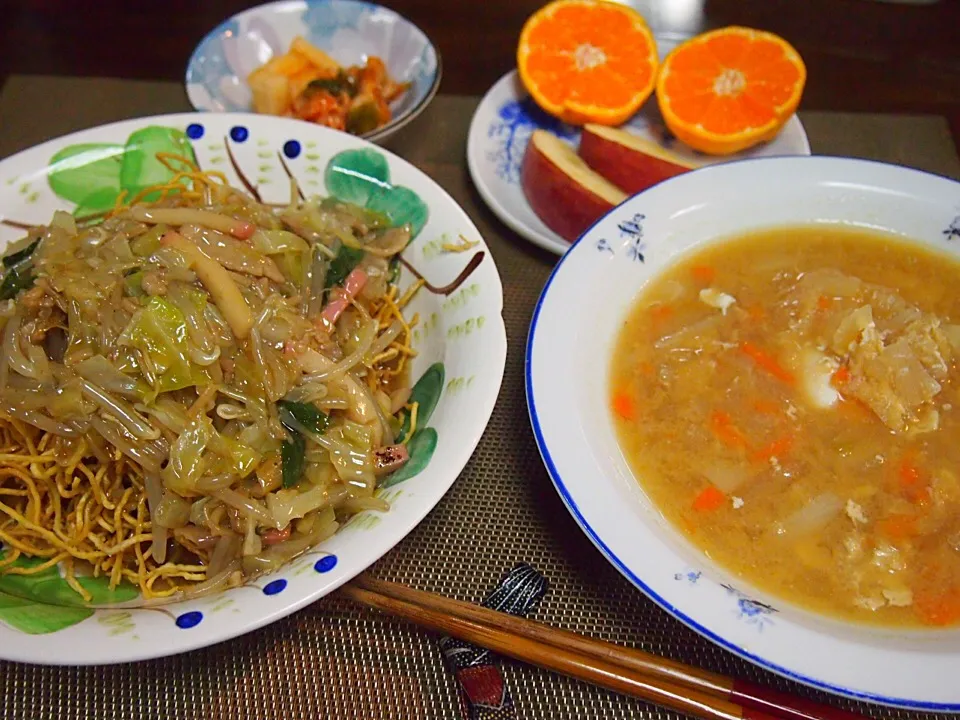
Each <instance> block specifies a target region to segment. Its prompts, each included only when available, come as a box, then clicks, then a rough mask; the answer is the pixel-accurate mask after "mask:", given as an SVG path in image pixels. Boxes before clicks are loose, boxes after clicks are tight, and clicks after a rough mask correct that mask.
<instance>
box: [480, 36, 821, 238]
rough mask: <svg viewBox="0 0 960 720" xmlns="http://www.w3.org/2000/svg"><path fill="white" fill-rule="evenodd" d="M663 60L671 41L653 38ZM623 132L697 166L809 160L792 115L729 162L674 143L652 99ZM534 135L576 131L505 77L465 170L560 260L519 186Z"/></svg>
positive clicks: (489, 97) (488, 199)
mask: <svg viewBox="0 0 960 720" xmlns="http://www.w3.org/2000/svg"><path fill="white" fill-rule="evenodd" d="M657 42H658V49H659V51H660V54H661V56H663V55H665V54H666V53H668V52H669V51H670V50H671V49H672V48H673V46H674V44H675V41H674V40H670V39H666V38H661V37H658V38H657ZM624 129H626V130H629V131H630V132H632V133H635V134H637V135H641V136H643V137H645V138H647V139H649V140H652V141H654V142H656V143H657V144H659V145H661V146H662V147H664V148H668V149H669V150H670V151H671V152H673V153H676V154H677V155H679V156H680V157H684V158H686V159H688V160H695V161H697V162H700V163H719V162H729V161H731V160H742V159H745V158H753V157H772V156H777V155H809V154H810V143H809V142H808V141H807V134H806V132H804V129H803V125H802V124H801V122H800V119H799V118H798V117H797V116H796V115H794V116H793V117H792V118H790V120H789V121H787V124H786V125H785V126H784V128H783V130H781V131H780V134H779V135H777V137H776V138H774V139H773V140H772V141H770V142H768V143H764V144H762V145H758V146H757V147H754V148H751V149H750V150H746V151H744V152H742V153H738V154H737V155H732V156H730V157H728V158H708V157H707V156H705V155H701V154H699V153H695V152H694V151H693V150H690V149H689V148H687V147H685V146H683V145H682V144H681V143H680V142H678V141H677V140H675V139H673V138H672V137H671V136H670V134H669V132H667V130H666V128H665V127H664V125H663V120H662V119H661V118H660V113H659V111H658V110H657V103H656V101H655V100H654V99H653V98H651V99H650V100H648V101H647V102H646V104H645V105H644V106H643V107H642V108H641V109H640V112H639V113H637V114H636V115H634V116H633V117H632V118H631V119H630V120H628V121H627V123H626V124H625V125H624ZM534 130H547V131H549V132H552V133H554V134H555V135H558V136H559V137H560V138H562V139H563V140H565V141H566V142H568V143H569V144H571V145H574V146H576V145H577V144H578V143H579V140H580V130H579V129H578V128H576V127H573V126H571V125H566V124H564V123H562V122H560V121H558V120H557V119H555V118H553V117H550V116H549V115H547V114H546V113H545V112H543V110H541V109H540V108H539V107H537V105H536V103H535V102H533V100H532V99H531V98H530V96H529V95H528V94H527V92H526V90H524V89H523V85H522V84H521V83H520V77H519V76H518V75H517V71H516V70H513V71H511V72H509V73H507V74H506V75H504V76H503V77H502V78H500V80H498V81H497V83H496V84H495V85H494V86H493V87H492V88H490V90H489V91H487V94H486V95H485V96H484V98H483V100H481V101H480V105H479V106H478V107H477V111H476V113H475V114H474V116H473V120H472V121H471V123H470V134H469V136H468V139H467V165H468V166H469V168H470V177H471V178H473V182H474V184H475V185H476V186H477V190H478V192H479V193H480V196H481V197H482V198H483V201H484V202H485V203H486V204H487V205H488V206H489V207H490V209H491V210H492V211H493V213H494V214H495V215H496V216H497V217H498V218H500V219H501V220H502V221H503V223H504V224H505V225H507V226H508V227H509V228H510V229H511V230H514V231H515V232H516V233H518V234H519V235H521V236H522V237H525V238H526V239H527V240H529V241H530V242H532V243H533V244H534V245H539V246H540V247H542V248H544V249H546V250H549V251H551V252H553V253H556V254H557V255H563V254H564V253H565V252H566V251H567V250H569V249H570V243H569V242H567V241H566V240H564V239H563V238H562V237H560V236H559V235H558V234H557V233H555V232H554V231H553V230H551V229H550V228H548V227H547V226H546V225H545V224H544V222H543V220H541V219H540V218H539V217H538V216H537V214H536V213H535V212H534V211H533V208H531V207H530V203H528V202H527V199H526V197H525V196H524V194H523V190H522V188H521V186H520V166H521V163H522V162H523V155H524V153H525V152H526V149H527V142H528V141H529V140H530V135H531V134H532V133H533V131H534Z"/></svg>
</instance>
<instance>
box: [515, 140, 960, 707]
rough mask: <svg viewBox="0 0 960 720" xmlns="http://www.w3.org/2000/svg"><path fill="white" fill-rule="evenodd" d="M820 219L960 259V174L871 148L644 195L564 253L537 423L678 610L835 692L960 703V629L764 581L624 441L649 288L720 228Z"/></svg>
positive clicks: (537, 371) (536, 343) (542, 311)
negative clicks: (618, 421)
mask: <svg viewBox="0 0 960 720" xmlns="http://www.w3.org/2000/svg"><path fill="white" fill-rule="evenodd" d="M813 222H817V223H827V222H830V223H841V224H845V225H854V226H862V227H865V228H873V229H876V230H883V231H886V232H889V233H893V234H896V235H900V236H903V237H904V238H905V240H908V241H910V242H913V243H917V244H918V245H920V246H926V247H930V248H933V249H937V250H939V251H941V252H947V253H950V254H952V255H953V256H955V257H956V258H957V259H958V260H960V183H957V182H955V181H952V180H948V179H946V178H942V177H938V176H935V175H929V174H926V173H923V172H920V171H917V170H910V169H907V168H903V167H898V166H894V165H884V164H881V163H875V162H869V161H865V160H850V159H842V158H824V157H806V158H766V159H760V160H751V161H743V162H734V163H728V164H724V165H718V166H716V167H712V168H706V169H703V170H698V171H697V172H693V173H687V174H685V175H680V176H677V177H674V178H671V179H669V180H667V181H665V182H663V183H661V184H659V185H657V186H655V187H654V188H652V189H650V190H647V191H645V192H642V193H640V194H638V195H635V196H634V197H632V198H630V199H628V200H627V201H625V202H624V203H623V204H622V205H620V206H619V207H617V208H615V209H614V210H613V211H611V212H610V213H609V214H607V215H606V216H605V217H604V218H602V219H601V220H600V221H598V222H597V223H596V224H595V225H594V226H593V227H592V228H591V229H589V230H588V231H587V232H586V233H584V234H583V236H581V238H580V239H579V240H578V241H577V242H576V243H575V244H574V245H573V247H572V248H571V249H570V251H569V252H568V253H567V254H566V255H565V256H564V257H563V258H562V259H561V260H560V262H559V264H558V265H557V267H556V269H555V270H554V272H553V275H552V276H551V277H550V279H549V281H548V282H547V285H546V287H545V289H544V291H543V294H542V295H541V298H540V301H539V303H538V305H537V308H536V310H535V312H534V317H533V322H532V326H531V330H530V336H529V342H528V345H527V361H526V383H527V402H528V405H529V409H530V417H531V421H532V424H533V429H534V434H535V436H536V439H537V443H538V445H539V448H540V452H541V454H542V456H543V459H544V462H545V464H546V466H547V469H548V471H549V473H550V476H551V478H552V479H553V482H554V484H555V486H556V488H557V491H558V492H559V493H560V496H561V497H562V499H563V501H564V503H565V504H566V506H567V509H568V510H569V511H570V512H571V514H572V515H573V516H574V518H575V519H576V521H577V522H578V523H579V524H580V527H581V528H582V529H583V531H584V532H585V533H586V534H587V536H588V537H589V538H590V539H591V540H592V541H593V543H594V544H595V545H596V546H597V548H598V549H599V550H600V551H601V552H602V553H603V555H604V556H605V557H606V558H607V560H609V561H610V562H611V563H612V564H613V565H614V566H615V567H616V568H617V569H618V570H619V571H620V572H621V573H623V575H624V576H625V577H626V578H627V579H628V580H630V582H632V583H633V584H634V585H636V586H637V587H638V588H639V589H640V590H642V591H643V592H645V593H646V594H647V595H649V596H650V598H652V599H653V600H654V601H655V602H657V603H658V604H659V605H660V606H661V607H663V609H664V610H666V611H667V612H669V613H671V614H672V615H673V616H674V617H676V618H678V619H680V620H681V621H683V622H684V623H686V624H687V625H689V626H690V627H691V628H693V629H694V630H696V631H698V632H700V633H701V634H703V635H704V636H706V637H707V638H709V639H710V640H712V641H714V642H716V643H717V644H718V645H720V646H722V647H724V648H726V649H728V650H730V651H732V652H734V653H737V654H738V655H741V656H742V657H745V658H747V659H749V660H751V661H753V662H755V663H757V664H758V665H761V666H762V667H764V668H767V669H769V670H772V671H774V672H777V673H780V674H782V675H784V676H786V677H789V678H791V679H794V680H798V681H800V682H804V683H807V684H809V685H811V686H814V687H816V688H819V689H822V690H827V691H830V692H835V693H839V694H842V695H846V696H848V697H851V698H856V699H861V700H869V701H872V702H877V703H885V704H889V705H896V706H900V707H907V708H911V709H914V710H930V711H940V712H942V711H948V712H960V684H958V683H957V681H956V677H957V674H958V673H960V628H950V629H937V630H905V629H878V628H870V627H867V626H860V625H854V624H851V623H841V622H839V621H836V620H831V619H827V618H824V617H821V616H816V615H813V614H812V613H809V612H806V611H803V610H800V609H798V608H796V607H794V606H792V605H791V604H789V603H786V602H784V601H783V600H782V599H780V598H775V597H770V596H768V595H766V594H764V593H761V592H759V591H757V590H756V589H755V588H752V587H751V586H749V585H747V584H745V582H744V581H743V580H742V579H740V578H738V577H735V576H733V575H732V574H730V573H728V572H727V571H725V570H723V569H721V568H719V567H718V566H716V565H714V564H713V563H712V562H710V561H709V560H708V558H707V557H706V556H705V555H704V554H703V553H702V552H701V551H699V550H698V549H696V548H694V547H693V546H692V545H691V544H690V543H689V541H687V540H686V539H685V538H683V537H682V536H681V535H680V534H679V533H678V532H677V531H676V530H674V529H673V527H672V526H671V525H669V524H668V523H667V521H666V520H665V519H664V518H663V516H662V515H661V514H660V513H659V512H658V510H657V509H656V508H655V507H654V506H653V505H652V503H651V502H650V500H649V499H648V497H647V496H646V494H645V493H644V492H643V490H642V489H641V487H640V485H639V483H638V482H637V481H636V479H635V477H634V475H633V473H632V471H631V470H630V468H629V466H628V464H627V461H626V459H625V458H624V456H623V453H622V452H621V450H620V448H619V446H618V443H617V439H616V436H615V432H614V428H613V422H612V419H611V417H610V413H609V411H608V408H607V398H609V391H608V388H609V385H610V379H609V364H610V353H611V352H612V349H613V346H614V342H615V338H616V336H617V333H618V331H619V329H620V328H621V327H622V324H623V321H624V319H625V316H626V315H627V313H628V312H629V310H630V309H631V308H632V307H633V303H634V300H635V298H636V296H637V294H638V292H640V291H641V288H642V287H643V286H644V284H646V283H648V282H650V281H651V279H652V278H654V277H655V276H656V275H657V274H658V273H660V272H661V271H662V270H663V269H664V268H666V267H668V266H670V265H671V264H672V263H674V262H676V261H677V260H678V259H679V258H680V257H682V256H684V255H685V254H687V253H688V252H690V251H691V250H693V249H694V248H700V247H703V246H704V245H706V244H709V243H711V242H714V241H715V240H716V239H717V238H723V237H730V236H735V235H739V234H741V233H747V232H750V231H754V230H760V229H765V228H771V227H778V226H784V225H797V224H804V223H813ZM572 378H576V379H577V382H571V379H572ZM572 419H573V420H574V421H571V420H572Z"/></svg>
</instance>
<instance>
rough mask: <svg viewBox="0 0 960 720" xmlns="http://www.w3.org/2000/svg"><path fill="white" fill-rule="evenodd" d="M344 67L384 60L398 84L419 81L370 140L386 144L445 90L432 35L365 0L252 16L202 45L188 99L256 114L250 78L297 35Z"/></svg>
mask: <svg viewBox="0 0 960 720" xmlns="http://www.w3.org/2000/svg"><path fill="white" fill-rule="evenodd" d="M298 35H299V36H302V37H304V38H305V39H306V40H307V41H309V42H310V43H311V44H313V45H315V46H317V47H319V48H320V49H321V50H323V51H325V52H326V53H327V54H328V55H330V56H331V57H332V58H333V59H334V60H336V61H337V62H338V63H340V64H341V65H343V66H344V67H346V66H350V65H362V64H363V63H364V62H365V61H366V58H367V57H368V56H371V55H376V56H377V57H379V58H381V59H382V60H383V61H384V63H385V64H386V66H387V70H388V72H389V73H390V76H391V77H392V78H393V79H394V80H396V81H398V82H409V83H411V86H410V89H409V90H407V92H405V93H404V94H403V95H402V96H401V97H400V98H398V99H397V100H396V101H394V103H392V104H391V106H390V109H391V111H392V114H393V117H392V118H391V120H390V122H388V123H387V124H386V125H383V126H382V127H379V128H377V129H376V130H372V131H370V132H368V133H365V134H363V135H362V136H361V137H363V138H364V139H366V140H370V141H373V142H382V141H383V140H385V139H386V138H387V137H389V136H390V135H392V134H393V133H395V132H396V131H397V130H399V129H400V128H402V127H403V126H404V125H406V124H407V123H409V122H410V121H411V120H413V119H414V118H415V117H417V116H418V115H419V114H420V113H422V112H423V111H424V110H425V109H426V107H427V105H428V104H429V103H430V101H431V100H432V99H433V97H434V95H436V94H437V90H438V89H439V87H440V76H441V63H440V54H439V52H438V51H437V49H436V47H435V46H434V45H433V43H432V42H430V39H429V38H428V37H427V35H426V34H425V33H424V32H423V31H422V30H421V29H420V28H418V27H417V26H416V25H414V24H413V23H412V22H410V21H409V20H407V19H406V18H404V17H403V16H402V15H400V14H398V13H396V12H394V11H393V10H390V9H388V8H385V7H382V6H380V5H375V4H373V3H368V2H362V1H361V0H280V1H279V2H272V3H267V4H265V5H258V6H256V7H253V8H250V9H248V10H244V11H243V12H241V13H238V14H237V15H234V16H233V17H231V18H230V19H229V20H226V21H224V22H223V23H221V24H220V25H219V26H217V27H216V28H215V29H213V30H212V31H211V32H210V33H208V34H207V36H206V37H205V38H204V39H203V40H201V41H200V44H199V45H198V46H197V47H196V49H195V50H194V51H193V55H192V56H191V57H190V62H189V63H188V65H187V77H186V85H187V96H188V97H189V98H190V102H191V104H192V105H193V107H194V108H196V109H197V110H200V111H212V112H251V111H252V108H253V105H252V102H253V99H252V98H253V96H252V93H251V92H250V87H249V86H248V85H247V76H248V75H249V74H250V73H251V72H253V71H254V70H256V69H257V68H258V67H261V66H262V65H263V64H264V63H266V62H267V61H268V60H270V58H272V57H274V56H277V55H283V54H284V53H286V52H287V50H288V49H289V48H290V43H291V42H292V41H293V39H294V38H295V37H297V36H298Z"/></svg>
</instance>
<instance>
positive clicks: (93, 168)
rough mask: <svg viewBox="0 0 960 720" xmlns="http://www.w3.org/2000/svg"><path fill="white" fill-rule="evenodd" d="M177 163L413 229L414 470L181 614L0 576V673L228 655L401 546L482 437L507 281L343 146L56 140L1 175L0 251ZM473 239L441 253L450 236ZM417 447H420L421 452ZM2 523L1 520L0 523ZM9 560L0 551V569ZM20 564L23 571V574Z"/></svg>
mask: <svg viewBox="0 0 960 720" xmlns="http://www.w3.org/2000/svg"><path fill="white" fill-rule="evenodd" d="M159 152H167V153H171V154H177V155H182V156H185V157H188V158H189V159H190V160H191V161H193V162H194V163H195V164H197V165H198V166H199V167H201V168H202V169H203V170H207V171H218V172H221V173H223V174H224V175H225V177H226V178H227V180H228V182H229V183H230V184H231V185H233V186H234V187H237V188H241V189H242V188H246V189H247V190H248V192H250V194H251V195H256V196H258V197H260V198H261V199H262V201H263V202H264V203H270V204H277V203H284V202H288V201H289V198H290V179H291V177H292V178H294V179H296V181H297V183H298V185H299V187H300V188H301V189H302V190H303V192H304V193H305V194H306V195H307V196H314V195H321V196H333V197H336V198H338V199H340V200H341V201H344V202H350V203H354V204H357V205H362V206H365V207H367V208H371V209H376V210H378V211H379V212H382V213H385V214H386V215H387V216H388V217H390V218H391V220H392V221H393V222H394V223H396V224H408V223H409V225H410V226H411V227H412V228H413V233H414V236H413V239H412V240H411V242H410V244H409V245H408V246H407V248H406V249H405V250H404V251H403V253H402V255H403V261H404V263H405V266H404V267H403V269H402V270H401V273H400V276H399V279H398V284H399V287H400V292H401V293H402V292H404V291H405V290H407V289H409V288H410V287H411V285H412V284H413V283H414V282H416V280H417V277H423V278H424V279H425V280H426V281H427V283H428V284H427V285H424V286H423V288H421V289H420V291H419V292H417V294H416V295H415V296H414V298H413V300H412V301H411V303H410V305H409V306H408V311H409V315H408V317H413V315H414V314H418V315H419V317H420V318H421V320H420V322H419V324H417V325H415V326H414V328H413V347H414V349H415V350H416V351H417V355H416V357H415V358H414V359H413V367H412V369H411V378H412V379H414V380H415V381H416V384H415V392H419V393H420V394H421V396H422V397H423V398H424V401H423V402H421V406H420V407H421V408H423V407H430V408H432V409H431V411H430V412H428V413H427V415H426V417H424V414H423V410H421V411H420V416H419V418H418V423H417V426H418V427H417V431H416V432H415V433H414V435H413V436H411V438H410V441H409V444H408V447H409V448H410V461H409V462H408V463H407V464H406V465H405V466H404V467H403V468H401V469H400V470H398V471H397V473H396V474H394V475H390V476H388V477H387V478H385V479H384V480H383V481H381V484H380V486H379V488H378V490H377V493H378V495H379V496H380V497H382V498H383V499H384V500H386V501H387V502H388V503H389V505H390V509H389V511H387V512H383V513H375V512H371V511H366V512H363V513H360V514H358V515H355V516H354V517H352V518H351V519H350V521H349V522H347V523H346V524H345V525H344V526H343V527H342V528H341V529H340V530H339V531H338V532H337V533H336V534H335V535H334V536H333V537H331V538H329V539H328V540H325V541H324V542H322V543H320V544H319V545H318V546H316V547H314V548H312V549H311V550H309V551H308V552H306V553H304V554H303V555H301V556H300V557H298V558H296V559H295V560H293V561H291V562H290V563H289V564H287V565H285V566H284V567H282V568H280V569H278V570H277V571H276V572H273V573H271V574H269V575H266V576H263V577H259V578H256V579H252V580H249V581H248V582H246V583H245V584H244V585H243V586H241V587H237V588H233V589H230V590H225V591H224V592H222V593H217V594H214V595H210V596H208V597H203V598H198V599H195V600H189V601H185V602H178V603H173V604H169V605H163V606H158V607H147V606H145V605H144V603H143V601H142V599H141V598H140V596H139V594H138V592H137V590H136V589H135V588H133V587H132V586H127V585H125V584H123V585H121V586H120V588H117V589H116V590H114V591H110V590H109V588H108V587H107V580H106V578H103V577H100V578H82V579H81V582H82V584H83V585H84V587H86V589H87V590H88V591H89V592H90V593H91V595H93V602H92V603H91V604H87V603H84V602H83V601H82V600H80V598H79V596H78V595H76V594H75V593H73V591H72V590H70V589H69V587H68V586H67V585H66V582H65V581H64V580H63V578H62V577H61V574H60V572H59V571H58V568H56V567H51V568H48V569H47V570H45V571H44V572H43V573H38V574H36V575H29V576H27V575H24V576H19V575H6V574H3V573H0V659H2V660H13V661H17V662H30V663H44V664H58V665H92V664H106V663H119V662H132V661H135V660H143V659H147V658H155V657H161V656H166V655H173V654H175V653H180V652H185V651H187V650H192V649H195V648H199V647H205V646H207V645H212V644H214V643H218V642H222V641H224V640H227V639H229V638H232V637H236V636H237V635H240V634H242V633H245V632H249V631H251V630H254V629H256V628H258V627H261V626H263V625H266V624H268V623H271V622H274V621H276V620H279V619H280V618H282V617H284V616H286V615H289V614H290V613H292V612H294V611H296V610H298V609H300V608H302V607H304V606H306V605H308V604H309V603H311V602H314V601H315V600H317V599H318V598H321V597H323V596H324V595H327V594H329V593H331V592H333V590H335V589H336V588H337V587H339V586H340V585H342V584H343V583H345V582H347V581H348V580H350V579H351V578H353V577H354V576H356V575H357V574H358V573H360V572H362V571H363V570H365V569H366V568H367V567H369V566H370V565H371V564H372V563H373V562H375V561H376V560H377V559H379V558H380V557H381V556H382V555H383V554H384V553H386V552H387V551H389V550H390V549H391V548H392V547H393V546H394V545H396V543H398V542H399V541H400V540H401V539H403V538H404V537H405V536H406V535H407V534H408V533H409V532H410V531H411V530H412V529H413V528H414V527H415V526H416V525H417V524H418V523H419V522H420V521H421V520H422V519H423V518H424V516H425V515H426V514H427V513H428V512H429V511H430V510H431V509H432V508H433V506H434V505H436V503H437V502H439V501H440V499H441V498H442V497H443V495H444V494H445V493H446V492H447V490H448V489H449V488H450V486H451V485H452V484H453V481H454V480H456V478H457V476H458V475H459V474H460V472H461V471H462V470H463V467H464V466H465V465H466V463H467V460H469V458H470V455H471V454H472V452H473V449H474V448H475V447H476V445H477V443H478V442H479V440H480V436H481V435H482V433H483V430H484V428H485V427H486V424H487V421H488V420H489V418H490V414H491V413H492V412H493V406H494V403H495V402H496V399H497V394H498V392H499V389H500V381H501V379H502V377H503V369H504V363H505V359H506V333H505V331H504V325H503V318H502V316H501V313H502V309H503V292H502V288H501V285H500V276H499V274H498V272H497V268H496V265H495V264H494V261H493V258H492V257H491V255H490V251H489V248H487V246H486V244H485V243H484V242H483V238H482V237H481V236H480V233H479V231H478V230H477V228H476V226H475V225H474V224H473V223H472V222H471V220H470V218H469V217H468V216H467V214H466V213H465V212H464V211H463V209H462V208H460V206H459V205H457V203H456V202H455V201H454V200H453V198H451V197H450V195H448V194H447V193H446V191H444V190H443V188H441V187H440V186H439V185H437V184H436V183H435V182H434V181H433V180H431V179H430V178H429V177H427V176H426V175H425V174H424V173H423V172H421V171H420V170H418V169H417V168H415V167H413V166H412V165H410V164H409V163H408V162H406V161H404V160H402V159H401V158H399V157H397V156H396V155H393V154H392V153H390V152H388V151H386V150H383V149H381V148H378V147H376V146H374V145H372V144H371V143H369V142H367V141H365V140H361V139H360V138H356V137H353V136H352V135H349V134H347V133H342V132H338V131H336V130H331V129H330V128H326V127H322V126H320V125H314V124H311V123H303V122H299V121H296V120H291V119H289V118H278V117H271V116H268V115H254V114H242V113H184V114H177V115H161V116H157V117H147V118H139V119H134V120H125V121H123V122H118V123H113V124H110V125H104V126H101V127H96V128H90V129H88V130H83V131H81V132H77V133H74V134H72V135H67V136H65V137H61V138H57V139H55V140H50V141H49V142H46V143H43V144H42V145H38V146H36V147H33V148H30V149H28V150H24V151H23V152H20V153H18V154H16V155H13V156H11V157H8V158H6V159H4V160H3V161H2V162H0V253H2V251H3V247H4V246H6V245H7V244H8V243H10V242H16V241H17V240H18V239H20V238H22V237H23V234H24V228H26V227H31V226H34V225H42V224H48V223H49V222H50V219H51V217H52V216H53V213H54V211H56V210H65V211H67V212H72V213H74V214H76V215H77V216H83V215H88V214H92V213H96V212H102V211H106V210H109V209H111V208H112V207H113V206H114V204H115V202H117V200H118V199H119V198H122V196H123V195H124V194H127V195H129V194H132V193H133V192H136V191H137V190H138V189H139V188H140V187H142V185H143V183H144V182H145V181H144V180H143V178H144V177H149V178H150V180H149V183H151V184H152V183H155V182H164V181H168V180H170V179H171V178H172V176H173V171H172V170H170V169H169V167H167V166H163V165H161V164H160V163H159V161H157V160H156V159H155V155H156V154H157V153H159ZM461 236H462V237H465V238H468V239H470V240H472V241H476V243H477V244H476V246H474V247H472V248H471V250H470V252H468V253H454V252H446V251H444V250H443V248H442V247H441V246H442V245H443V244H444V243H445V242H447V241H448V240H449V239H450V238H457V237H461ZM418 437H419V440H418ZM5 517H6V516H5V515H3V513H2V512H0V520H2V519H4V518H5ZM3 552H4V548H3V545H2V543H0V556H2V555H3ZM17 562H20V560H18V561H17Z"/></svg>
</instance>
